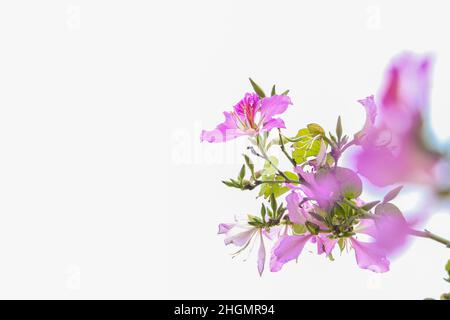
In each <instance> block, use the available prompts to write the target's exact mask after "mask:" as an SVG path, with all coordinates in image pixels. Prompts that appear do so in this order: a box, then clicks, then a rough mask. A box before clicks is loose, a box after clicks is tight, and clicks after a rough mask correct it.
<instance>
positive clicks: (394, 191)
mask: <svg viewBox="0 0 450 320" xmlns="http://www.w3.org/2000/svg"><path fill="white" fill-rule="evenodd" d="M402 188H403V186H399V187H397V188H395V189H392V190H391V191H389V192H388V193H387V194H386V195H385V196H384V198H383V202H384V203H386V202H389V201H392V200H394V198H395V197H396V196H397V195H398V194H399V193H400V191H401V190H402Z"/></svg>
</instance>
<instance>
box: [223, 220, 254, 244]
mask: <svg viewBox="0 0 450 320" xmlns="http://www.w3.org/2000/svg"><path fill="white" fill-rule="evenodd" d="M256 231H257V229H256V228H255V227H252V226H250V225H249V226H240V225H236V226H234V227H233V228H231V229H230V230H229V231H228V232H227V233H226V237H225V240H224V242H225V245H229V244H230V243H232V244H234V245H236V246H238V247H242V246H244V245H246V244H247V243H248V241H250V239H251V238H252V237H253V236H254V235H255V233H256Z"/></svg>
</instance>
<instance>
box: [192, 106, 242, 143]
mask: <svg viewBox="0 0 450 320" xmlns="http://www.w3.org/2000/svg"><path fill="white" fill-rule="evenodd" d="M223 114H224V116H225V121H224V122H223V123H221V124H219V125H218V126H217V127H216V128H215V129H213V130H211V131H206V130H203V131H202V133H201V136H200V141H202V142H203V141H208V142H225V141H228V140H232V139H235V138H237V137H239V136H242V135H245V132H243V131H241V130H239V128H238V127H237V125H236V121H235V119H233V115H232V114H231V113H229V112H224V113H223Z"/></svg>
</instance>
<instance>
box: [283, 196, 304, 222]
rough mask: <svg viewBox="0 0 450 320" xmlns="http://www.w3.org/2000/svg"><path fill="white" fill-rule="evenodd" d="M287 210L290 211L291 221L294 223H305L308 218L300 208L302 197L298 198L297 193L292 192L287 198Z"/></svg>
mask: <svg viewBox="0 0 450 320" xmlns="http://www.w3.org/2000/svg"><path fill="white" fill-rule="evenodd" d="M286 202H287V209H288V215H289V220H291V221H292V222H293V223H298V224H301V223H305V221H306V217H305V216H304V215H303V212H302V211H301V209H300V207H299V206H298V205H299V203H300V197H299V196H298V193H297V192H294V191H292V192H291V193H290V194H289V195H288V196H287V197H286Z"/></svg>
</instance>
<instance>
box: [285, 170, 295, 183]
mask: <svg viewBox="0 0 450 320" xmlns="http://www.w3.org/2000/svg"><path fill="white" fill-rule="evenodd" d="M283 173H284V174H285V175H286V177H288V178H289V180H295V181H297V180H298V175H297V174H295V173H294V172H291V171H284V172H283Z"/></svg>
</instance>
